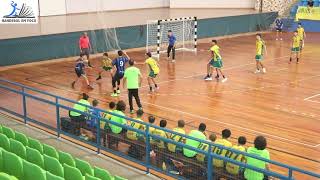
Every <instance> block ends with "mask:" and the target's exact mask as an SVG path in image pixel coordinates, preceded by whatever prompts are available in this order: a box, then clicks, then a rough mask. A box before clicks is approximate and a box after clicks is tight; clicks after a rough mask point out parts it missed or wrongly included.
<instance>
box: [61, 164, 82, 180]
mask: <svg viewBox="0 0 320 180" xmlns="http://www.w3.org/2000/svg"><path fill="white" fill-rule="evenodd" d="M63 169H64V179H65V180H83V179H84V178H83V176H82V174H81V172H80V170H79V169H77V168H75V167H72V166H69V165H68V164H64V165H63Z"/></svg>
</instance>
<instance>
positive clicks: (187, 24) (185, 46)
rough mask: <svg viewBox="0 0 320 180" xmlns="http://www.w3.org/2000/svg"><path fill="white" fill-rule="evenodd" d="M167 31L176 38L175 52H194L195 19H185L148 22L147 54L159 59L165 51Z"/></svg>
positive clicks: (195, 43)
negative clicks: (149, 53)
mask: <svg viewBox="0 0 320 180" xmlns="http://www.w3.org/2000/svg"><path fill="white" fill-rule="evenodd" d="M169 30H171V31H172V32H173V35H174V36H175V37H176V43H175V48H176V50H185V51H196V49H197V18H196V17H186V18H176V19H164V20H153V21H148V22H147V43H146V50H147V52H151V53H152V54H153V56H156V57H158V58H160V53H163V52H166V51H167V46H168V43H169V42H168V31H169Z"/></svg>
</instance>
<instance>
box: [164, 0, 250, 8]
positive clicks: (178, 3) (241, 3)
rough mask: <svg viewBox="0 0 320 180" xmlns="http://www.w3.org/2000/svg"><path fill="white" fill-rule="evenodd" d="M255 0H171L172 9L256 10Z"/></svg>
mask: <svg viewBox="0 0 320 180" xmlns="http://www.w3.org/2000/svg"><path fill="white" fill-rule="evenodd" d="M254 6H255V0H170V8H254Z"/></svg>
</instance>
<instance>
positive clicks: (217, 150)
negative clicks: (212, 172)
mask: <svg viewBox="0 0 320 180" xmlns="http://www.w3.org/2000/svg"><path fill="white" fill-rule="evenodd" d="M215 144H219V145H222V146H225V147H231V146H232V143H231V142H230V141H228V140H226V139H218V140H216V141H215ZM227 152H228V150H226V149H221V148H218V147H216V146H215V147H213V153H215V154H218V155H220V156H226V154H227ZM213 165H214V166H215V167H223V166H224V163H223V160H220V159H214V160H213Z"/></svg>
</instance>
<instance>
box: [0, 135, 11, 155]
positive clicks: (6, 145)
mask: <svg viewBox="0 0 320 180" xmlns="http://www.w3.org/2000/svg"><path fill="white" fill-rule="evenodd" d="M0 147H2V148H3V149H5V150H7V151H10V141H9V138H8V137H7V136H6V135H4V134H0Z"/></svg>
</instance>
